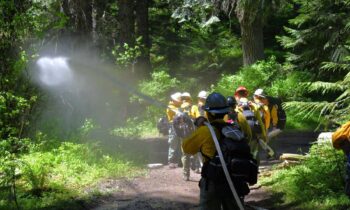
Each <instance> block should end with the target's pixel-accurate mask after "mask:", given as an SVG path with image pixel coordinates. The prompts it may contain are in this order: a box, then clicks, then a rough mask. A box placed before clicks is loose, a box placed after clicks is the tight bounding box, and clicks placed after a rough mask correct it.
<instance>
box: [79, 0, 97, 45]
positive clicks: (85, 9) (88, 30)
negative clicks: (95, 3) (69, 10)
mask: <svg viewBox="0 0 350 210" xmlns="http://www.w3.org/2000/svg"><path fill="white" fill-rule="evenodd" d="M75 12H76V13H77V14H76V29H77V33H78V35H79V36H80V37H81V38H83V39H84V41H86V42H87V43H88V42H89V41H91V40H92V26H93V25H92V22H93V20H92V0H76V4H75Z"/></svg>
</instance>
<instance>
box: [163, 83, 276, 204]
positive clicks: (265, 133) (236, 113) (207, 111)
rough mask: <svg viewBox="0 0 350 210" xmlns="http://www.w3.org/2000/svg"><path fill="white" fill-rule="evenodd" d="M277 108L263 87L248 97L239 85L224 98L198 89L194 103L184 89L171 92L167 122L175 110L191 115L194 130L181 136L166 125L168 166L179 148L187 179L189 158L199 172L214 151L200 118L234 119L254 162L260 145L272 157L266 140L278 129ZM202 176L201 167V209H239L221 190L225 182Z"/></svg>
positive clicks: (226, 121) (175, 163) (174, 164)
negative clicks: (217, 182) (220, 184)
mask: <svg viewBox="0 0 350 210" xmlns="http://www.w3.org/2000/svg"><path fill="white" fill-rule="evenodd" d="M277 111H278V106H275V105H271V104H270V103H269V98H268V96H267V94H265V92H264V90H263V89H257V90H255V91H254V94H253V97H252V98H251V100H250V99H249V91H248V90H247V88H245V87H243V86H240V87H238V88H237V89H236V91H235V92H234V94H233V96H230V97H227V98H226V97H224V96H223V95H221V94H220V93H215V92H214V93H211V94H208V92H207V91H200V92H199V93H198V95H197V103H194V100H193V98H192V97H191V95H190V93H188V92H184V93H180V92H176V93H174V94H172V95H171V96H170V101H169V104H168V107H167V110H166V113H167V118H168V121H169V124H170V125H172V123H173V121H174V118H175V116H176V115H177V114H178V113H186V114H187V115H188V116H190V117H191V118H192V120H193V122H194V123H193V124H194V125H195V130H193V132H191V133H190V134H189V135H187V136H185V137H184V136H179V135H177V134H176V132H175V129H174V126H169V134H168V135H169V136H168V143H169V152H168V165H169V168H176V167H177V166H178V158H177V154H178V153H179V151H181V154H182V157H181V162H182V168H183V179H184V180H185V181H188V180H190V171H191V169H190V168H191V162H192V165H193V164H194V165H195V166H194V167H192V169H193V170H194V172H195V173H201V166H203V164H205V163H207V162H208V161H209V160H210V159H211V158H213V157H214V156H215V155H216V154H217V149H216V147H215V144H214V140H213V136H212V135H211V133H210V129H209V128H208V126H203V125H204V122H208V123H210V124H212V123H222V124H234V123H236V124H237V125H238V127H239V129H240V130H241V132H242V133H243V134H244V136H245V140H246V141H247V143H248V145H249V147H250V153H251V155H252V157H253V158H254V159H255V160H256V161H257V163H258V164H259V148H260V147H261V148H263V149H264V150H266V152H267V154H268V158H271V157H273V156H274V152H273V150H272V149H271V147H269V146H268V145H267V143H268V142H269V140H270V138H272V136H276V134H278V133H280V132H281V130H280V129H278V128H277V124H278V120H279V119H278V115H277ZM249 113H250V114H249ZM250 115H252V116H250ZM250 117H252V118H254V120H255V121H253V123H255V124H256V125H251V124H250V123H251V120H250ZM216 132H217V131H216ZM269 134H270V135H269ZM191 159H192V160H194V161H191ZM205 177H206V176H205V174H203V171H202V178H201V180H200V182H199V186H200V207H201V209H221V207H223V208H224V209H240V208H239V206H237V205H238V204H237V199H236V200H235V199H233V194H232V193H225V194H222V192H224V191H225V190H222V189H221V187H223V188H225V189H228V186H221V187H220V186H217V185H215V183H214V182H213V183H211V182H210V180H207V179H206V178H205ZM225 185H227V184H225ZM242 197H244V195H240V198H241V199H243V198H242ZM238 203H239V202H238Z"/></svg>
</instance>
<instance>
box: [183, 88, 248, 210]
mask: <svg viewBox="0 0 350 210" xmlns="http://www.w3.org/2000/svg"><path fill="white" fill-rule="evenodd" d="M205 110H206V114H207V116H208V121H209V122H210V123H211V124H212V125H214V126H215V125H216V126H217V125H227V124H226V122H225V121H224V120H223V118H224V116H225V115H227V113H228V112H229V111H230V108H229V107H228V106H227V103H226V99H225V98H224V97H223V96H222V95H221V94H218V93H212V94H211V95H209V96H208V98H207V100H206V104H205ZM243 130H244V129H243ZM215 133H216V135H217V136H219V137H220V136H221V133H220V131H219V129H217V128H216V129H215ZM182 148H183V151H184V152H185V153H188V154H196V153H197V152H199V151H200V152H201V153H202V155H203V157H204V164H203V168H202V178H201V180H200V182H199V187H200V207H201V209H208V210H209V209H210V210H216V209H221V207H223V209H238V205H237V203H236V201H235V199H234V197H233V194H232V193H231V191H230V188H229V186H228V184H227V182H223V183H217V182H216V181H215V180H210V179H208V174H205V173H206V170H205V167H206V166H207V164H208V163H209V161H210V160H211V159H213V158H214V157H215V155H216V147H215V143H214V141H213V137H212V135H211V133H210V130H209V128H208V127H207V126H199V127H198V129H197V130H196V131H195V132H193V133H192V135H191V136H189V137H188V138H186V139H184V141H183V143H182ZM238 185H240V184H238ZM240 187H241V188H242V189H243V188H245V190H241V189H239V190H237V191H238V192H240V193H241V194H240V195H239V196H240V197H244V195H245V194H246V193H248V192H247V191H246V190H247V185H246V183H243V184H242V186H240ZM248 191H249V188H248ZM242 192H244V193H242Z"/></svg>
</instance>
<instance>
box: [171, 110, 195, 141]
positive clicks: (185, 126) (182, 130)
mask: <svg viewBox="0 0 350 210" xmlns="http://www.w3.org/2000/svg"><path fill="white" fill-rule="evenodd" d="M173 126H174V131H175V135H176V136H178V137H180V138H186V137H188V136H189V135H190V134H191V133H192V132H193V131H194V130H195V127H194V124H193V121H192V119H191V117H190V116H189V115H188V113H187V112H178V113H176V115H175V117H174V119H173Z"/></svg>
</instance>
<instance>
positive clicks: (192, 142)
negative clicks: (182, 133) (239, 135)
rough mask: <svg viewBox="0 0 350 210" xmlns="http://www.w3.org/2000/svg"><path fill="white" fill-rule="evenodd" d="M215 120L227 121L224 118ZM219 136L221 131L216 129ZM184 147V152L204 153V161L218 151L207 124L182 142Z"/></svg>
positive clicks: (192, 153)
mask: <svg viewBox="0 0 350 210" xmlns="http://www.w3.org/2000/svg"><path fill="white" fill-rule="evenodd" d="M214 122H219V123H225V122H224V121H223V120H215V121H214ZM215 133H216V135H217V136H218V137H219V135H220V132H218V131H217V130H215ZM182 149H183V151H184V153H186V154H191V155H194V154H196V153H197V152H201V153H202V154H203V158H204V162H206V161H208V160H209V159H208V158H206V157H209V158H213V157H214V155H215V153H216V148H215V143H214V140H213V138H212V136H211V133H210V130H209V128H208V127H207V126H200V127H199V128H198V129H197V130H195V131H194V132H193V133H192V134H191V135H190V136H189V137H187V138H185V139H184V141H183V142H182Z"/></svg>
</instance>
